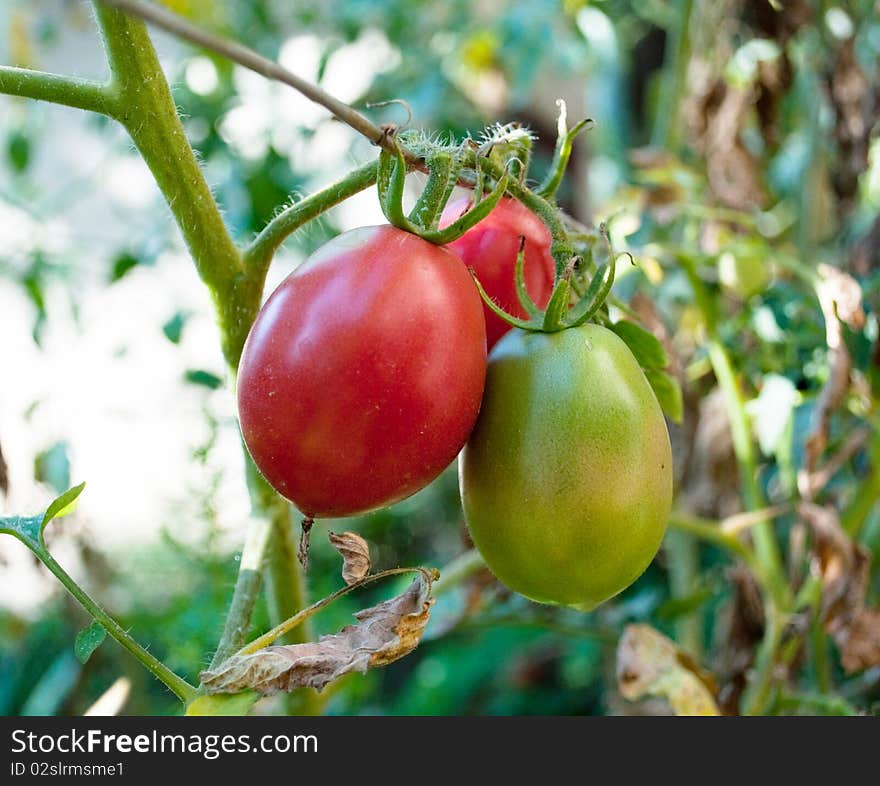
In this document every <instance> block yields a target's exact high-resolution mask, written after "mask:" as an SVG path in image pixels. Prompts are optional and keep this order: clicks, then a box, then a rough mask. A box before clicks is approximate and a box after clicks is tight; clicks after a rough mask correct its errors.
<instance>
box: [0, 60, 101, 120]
mask: <svg viewBox="0 0 880 786" xmlns="http://www.w3.org/2000/svg"><path fill="white" fill-rule="evenodd" d="M0 93H6V94H8V95H13V96H21V97H22V98H34V99H37V100H38V101H51V102H52V103H53V104H63V105H64V106H71V107H74V108H75V109H85V110H86V111H88V112H98V113H99V114H102V115H112V114H114V112H115V111H116V108H117V102H116V101H115V99H114V95H113V92H112V91H111V90H110V86H109V85H106V84H101V83H100V82H93V81H90V80H87V79H77V78H76V77H72V76H61V75H59V74H47V73H45V72H42V71H31V70H29V69H26V68H14V67H13V66H0Z"/></svg>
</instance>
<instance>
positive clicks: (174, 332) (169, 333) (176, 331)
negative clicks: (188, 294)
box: [162, 311, 186, 344]
mask: <svg viewBox="0 0 880 786" xmlns="http://www.w3.org/2000/svg"><path fill="white" fill-rule="evenodd" d="M185 322H186V314H184V313H183V312H182V311H178V312H177V313H176V314H175V315H174V316H173V317H171V319H169V320H168V321H167V322H166V323H165V324H164V325H162V332H163V333H164V334H165V338H167V339H168V340H169V341H170V342H171V343H172V344H179V343H180V335H181V333H183V325H184V323H185Z"/></svg>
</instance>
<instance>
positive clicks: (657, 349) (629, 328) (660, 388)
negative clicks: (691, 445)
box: [611, 320, 684, 423]
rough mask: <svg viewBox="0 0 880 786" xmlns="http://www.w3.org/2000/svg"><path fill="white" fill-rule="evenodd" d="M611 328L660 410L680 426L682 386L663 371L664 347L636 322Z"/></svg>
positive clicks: (664, 366)
mask: <svg viewBox="0 0 880 786" xmlns="http://www.w3.org/2000/svg"><path fill="white" fill-rule="evenodd" d="M611 329H612V330H613V331H614V332H615V333H617V335H618V336H620V338H622V339H623V341H624V343H625V344H626V345H627V346H628V347H629V349H630V352H632V353H633V355H635V358H636V360H638V361H639V365H640V366H641V367H642V370H643V371H644V372H645V376H646V377H647V379H648V382H649V384H650V385H651V388H652V389H653V390H654V395H655V396H657V401H659V402H660V407H661V408H662V409H663V411H664V412H665V413H666V415H668V416H669V418H670V419H671V420H673V421H675V422H676V423H681V418H682V415H683V414H684V405H683V403H682V395H681V386H680V385H679V383H678V380H677V379H676V378H675V377H673V376H672V375H671V374H667V373H666V372H665V371H664V370H663V369H665V368H666V367H667V366H668V365H669V356H668V355H667V354H666V350H665V349H664V348H663V344H661V343H660V341H659V340H658V339H657V337H656V336H655V335H654V334H653V333H649V332H648V331H647V330H645V329H644V328H643V327H639V325H637V324H635V322H627V321H625V320H622V321H620V322H616V323H615V324H614V325H612V327H611Z"/></svg>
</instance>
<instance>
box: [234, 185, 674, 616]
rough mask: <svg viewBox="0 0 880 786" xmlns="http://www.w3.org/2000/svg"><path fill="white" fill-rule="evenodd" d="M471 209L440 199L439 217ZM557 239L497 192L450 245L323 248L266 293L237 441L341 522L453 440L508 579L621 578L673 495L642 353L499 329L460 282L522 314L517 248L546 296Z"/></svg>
mask: <svg viewBox="0 0 880 786" xmlns="http://www.w3.org/2000/svg"><path fill="white" fill-rule="evenodd" d="M467 209H468V204H467V201H463V202H457V203H453V204H451V205H450V206H448V207H447V209H446V211H445V212H444V216H443V219H442V220H441V226H442V225H443V224H444V223H446V224H449V223H451V222H453V221H454V220H455V219H456V218H457V217H458V216H459V215H460V214H461V213H462V212H464V211H466V210H467ZM550 242H551V238H550V233H549V232H548V230H547V228H546V227H545V226H544V225H543V223H542V222H541V221H540V220H539V219H538V218H536V216H535V215H534V214H533V213H531V212H530V211H529V210H527V209H526V208H524V207H523V206H522V205H521V204H520V203H518V202H516V201H514V200H512V199H508V198H503V199H502V200H501V201H500V202H498V204H497V205H496V206H495V207H494V209H493V210H492V212H491V213H490V214H489V215H488V216H487V217H486V218H484V219H483V220H482V221H480V223H478V224H477V225H476V226H474V227H472V228H471V229H469V230H468V231H467V232H466V233H465V234H464V235H463V236H462V237H460V238H459V239H458V240H456V241H454V242H452V243H450V244H449V246H447V247H443V246H437V245H433V244H432V243H430V242H428V241H426V240H424V239H422V238H420V237H418V236H417V235H415V234H412V233H410V232H406V231H404V230H402V229H398V228H395V227H393V226H379V227H369V228H362V229H356V230H353V231H350V232H346V233H344V234H342V235H340V236H339V237H337V238H335V239H333V240H331V241H330V242H328V243H327V244H325V245H324V246H323V247H321V248H320V249H319V250H318V251H316V252H315V253H314V254H313V255H312V256H311V257H310V258H309V259H308V260H307V261H306V262H305V263H304V264H303V265H302V266H301V267H300V268H298V269H297V270H296V271H294V272H293V273H292V274H291V275H290V276H288V278H287V279H286V280H285V281H284V282H283V283H282V284H281V285H280V286H279V287H278V289H277V290H276V291H275V292H274V293H273V294H272V295H271V297H270V298H269V299H268V301H267V302H266V304H265V305H264V307H263V308H262V310H261V312H260V314H259V315H258V317H257V319H256V321H255V323H254V326H253V328H252V329H251V333H250V335H249V337H248V340H247V343H246V345H245V348H244V352H243V355H242V359H241V365H240V369H239V378H238V407H239V416H240V421H241V430H242V435H243V437H244V441H245V443H246V445H247V447H248V450H249V451H250V454H251V456H252V457H253V459H254V462H255V463H256V465H257V467H258V468H259V469H260V471H261V472H262V473H263V475H264V476H265V478H266V479H267V480H268V481H269V483H270V484H271V485H272V486H273V487H274V488H275V489H276V490H277V491H278V492H279V493H281V494H282V495H283V496H285V497H286V498H287V499H289V500H290V501H292V502H293V503H294V504H295V505H296V506H297V507H298V508H299V509H300V510H301V511H302V512H303V513H304V514H305V515H306V516H308V517H311V518H320V517H329V518H332V517H340V516H350V515H355V514H359V513H364V512H367V511H370V510H374V509H376V508H380V507H384V506H386V505H389V504H391V503H394V502H396V501H398V500H401V499H403V498H405V497H407V496H409V495H411V494H413V493H415V492H416V491H418V490H419V489H421V488H423V487H424V486H425V485H427V484H428V483H429V482H430V481H431V480H433V479H434V478H435V477H436V476H437V475H438V474H439V473H440V472H442V471H443V469H444V468H446V467H447V466H448V465H449V464H450V463H451V462H452V461H453V460H454V458H455V457H456V455H458V454H459V453H460V452H461V461H460V486H461V495H462V501H463V507H464V513H465V519H466V521H467V524H468V526H469V528H470V531H471V535H472V537H473V539H474V543H475V545H476V546H477V548H478V549H479V550H480V552H481V554H482V555H483V557H484V558H485V560H486V562H487V564H488V566H489V567H490V569H491V570H492V571H493V572H494V573H495V574H496V576H497V577H498V578H499V579H500V580H501V581H502V582H504V583H505V584H507V585H508V586H509V587H511V588H512V589H514V590H516V591H518V592H520V593H522V594H524V595H526V596H528V597H530V598H532V599H534V600H537V601H541V602H549V603H559V604H566V605H573V606H578V607H581V608H591V607H593V606H595V605H596V604H597V603H600V602H601V601H603V600H605V599H607V598H609V597H611V596H612V595H614V594H616V593H617V592H619V591H621V590H622V589H624V588H625V587H626V586H628V585H629V584H630V583H632V581H634V580H635V578H636V577H637V576H638V575H639V574H640V573H641V572H642V571H643V570H644V569H645V567H646V566H647V564H648V563H649V562H650V561H651V559H652V558H653V556H654V555H655V554H656V552H657V549H658V547H659V544H660V540H661V538H662V535H663V532H664V528H665V523H666V517H667V515H668V513H669V509H670V505H671V497H672V460H671V455H670V443H669V436H668V432H667V430H666V424H665V421H664V419H663V415H662V413H661V411H660V407H659V405H658V403H657V400H656V398H655V397H654V394H653V393H652V390H651V387H650V386H649V384H648V382H647V380H646V378H645V375H644V374H643V372H642V370H641V368H640V367H639V363H638V362H637V360H636V359H635V357H634V356H633V354H632V352H630V350H629V348H628V347H627V345H626V344H625V343H624V342H623V341H622V340H621V339H620V338H619V337H618V336H617V335H616V334H615V333H614V332H612V331H611V330H608V329H607V328H605V327H602V326H599V325H596V324H589V323H588V324H585V325H582V326H580V327H576V328H570V329H566V330H559V331H557V332H551V333H542V332H530V331H525V330H521V329H513V330H511V328H510V326H509V325H508V324H506V323H505V322H504V321H502V320H501V319H500V318H499V317H498V316H497V315H496V314H494V313H492V312H491V311H489V310H488V309H486V308H485V307H484V305H483V303H482V301H481V299H480V296H479V294H478V292H477V288H476V287H475V286H474V283H473V282H472V280H471V277H470V272H469V271H473V272H474V274H475V275H476V276H477V278H478V279H479V281H480V282H481V284H482V286H483V288H484V290H485V291H486V293H487V294H488V295H489V296H490V297H492V298H493V299H494V300H495V301H496V303H498V304H499V305H501V306H502V307H503V308H505V309H506V310H507V311H509V312H510V313H512V314H513V315H515V316H516V315H518V314H519V315H522V316H524V315H525V314H524V313H523V312H522V311H521V308H522V307H521V305H520V303H519V301H518V299H517V288H516V285H515V276H514V272H515V269H516V265H517V254H518V252H519V251H520V249H521V248H522V249H523V250H524V254H525V261H524V265H523V268H522V270H523V275H524V278H525V285H526V289H527V290H528V293H529V295H530V296H531V298H532V300H534V301H535V303H536V304H537V305H538V306H539V307H544V306H546V305H547V302H548V300H549V299H550V296H551V292H552V290H553V286H554V281H555V274H556V266H555V262H554V259H553V257H552V256H551V254H550ZM487 350H491V352H490V353H489V354H488V359H487ZM487 369H488V370H487Z"/></svg>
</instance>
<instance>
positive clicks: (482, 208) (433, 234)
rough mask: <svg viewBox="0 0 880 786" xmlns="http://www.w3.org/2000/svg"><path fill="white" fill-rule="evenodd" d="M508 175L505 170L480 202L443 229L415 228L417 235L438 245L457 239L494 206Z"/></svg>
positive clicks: (505, 185)
mask: <svg viewBox="0 0 880 786" xmlns="http://www.w3.org/2000/svg"><path fill="white" fill-rule="evenodd" d="M509 178H510V176H509V175H508V173H507V172H505V173H504V174H503V175H502V176H501V178H500V179H499V180H498V182H497V183H496V184H495V188H493V189H492V191H491V192H490V193H489V194H488V196H486V197H485V198H484V199H483V200H482V201H481V202H479V203H478V204H475V205H474V206H473V207H472V208H471V209H470V210H468V211H467V213H465V214H464V215H463V216H461V217H460V218H458V219H456V220H455V221H453V222H452V223H451V224H450V225H449V226H448V227H446V228H445V229H437V230H430V231H418V230H416V234H417V235H419V237H421V238H423V239H424V240H427V241H428V242H430V243H436V244H437V245H438V246H443V245H446V244H447V243H451V242H452V241H453V240H458V238H460V237H461V236H462V235H463V234H464V233H465V232H467V231H468V230H469V229H471V228H472V227H475V226H476V225H477V224H479V223H480V221H482V220H483V219H484V218H485V217H486V216H488V215H489V213H491V212H492V210H493V209H494V208H495V205H497V204H498V202H499V201H500V200H501V197H502V196H503V195H504V192H505V190H506V189H507V183H508V180H509Z"/></svg>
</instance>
